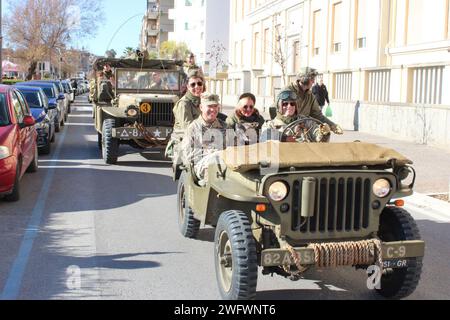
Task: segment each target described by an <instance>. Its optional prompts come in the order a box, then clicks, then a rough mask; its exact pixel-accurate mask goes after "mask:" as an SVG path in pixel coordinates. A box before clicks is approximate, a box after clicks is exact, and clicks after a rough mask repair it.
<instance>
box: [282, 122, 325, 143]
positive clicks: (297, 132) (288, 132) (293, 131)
mask: <svg viewBox="0 0 450 320" xmlns="http://www.w3.org/2000/svg"><path fill="white" fill-rule="evenodd" d="M315 125H317V127H320V126H322V125H323V123H322V122H321V121H319V120H317V119H314V118H310V117H302V118H299V119H297V120H295V121H293V122H291V123H290V124H288V126H287V127H286V128H285V129H284V130H283V133H282V134H281V135H280V141H281V142H287V139H288V138H293V139H295V140H296V141H297V142H300V143H308V142H316V141H314V140H313V133H314V132H311V130H314V129H315V127H316V126H315Z"/></svg>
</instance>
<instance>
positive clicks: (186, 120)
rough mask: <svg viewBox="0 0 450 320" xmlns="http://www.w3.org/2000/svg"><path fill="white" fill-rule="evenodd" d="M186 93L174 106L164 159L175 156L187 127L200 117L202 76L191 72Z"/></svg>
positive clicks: (193, 71) (195, 71)
mask: <svg viewBox="0 0 450 320" xmlns="http://www.w3.org/2000/svg"><path fill="white" fill-rule="evenodd" d="M188 87H189V89H188V92H186V94H185V95H184V96H183V97H182V98H181V99H180V100H179V101H178V102H177V103H176V104H175V107H174V108H173V114H174V117H175V124H174V127H173V133H172V137H171V140H170V142H169V144H168V145H167V148H166V157H169V158H173V157H174V156H176V153H177V150H175V148H176V145H177V144H178V143H179V142H180V141H181V140H182V138H183V136H184V132H185V130H186V129H187V128H188V126H189V125H190V124H191V123H192V122H193V121H194V120H195V119H197V118H198V117H199V116H200V97H201V95H202V93H203V92H204V79H203V75H202V74H201V73H199V72H198V70H192V71H191V72H190V73H189V75H188Z"/></svg>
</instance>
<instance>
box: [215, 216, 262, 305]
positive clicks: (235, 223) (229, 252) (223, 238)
mask: <svg viewBox="0 0 450 320" xmlns="http://www.w3.org/2000/svg"><path fill="white" fill-rule="evenodd" d="M214 258H215V259H214V260H215V266H216V278H217V284H218V287H219V291H220V295H221V296H222V298H223V299H225V300H250V299H254V298H255V296H256V284H257V280H258V262H257V255H256V244H255V240H254V238H253V234H252V229H251V224H250V222H249V220H248V218H247V215H246V214H245V213H243V212H242V211H236V210H232V211H226V212H224V213H222V214H221V215H220V218H219V221H218V223H217V228H216V234H215V237H214Z"/></svg>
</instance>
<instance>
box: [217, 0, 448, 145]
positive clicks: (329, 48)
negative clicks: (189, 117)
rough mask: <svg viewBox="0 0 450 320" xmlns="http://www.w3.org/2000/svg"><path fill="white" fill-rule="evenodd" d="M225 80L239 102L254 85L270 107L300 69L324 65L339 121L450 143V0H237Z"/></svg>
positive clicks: (229, 99)
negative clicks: (281, 89) (228, 68)
mask: <svg viewBox="0 0 450 320" xmlns="http://www.w3.org/2000/svg"><path fill="white" fill-rule="evenodd" d="M230 12H231V14H230V35H231V36H230V48H231V50H230V58H229V59H230V61H231V63H232V66H231V68H230V70H229V73H228V78H227V80H224V81H222V80H214V79H212V80H211V81H210V82H209V86H210V88H212V89H213V90H214V91H216V92H217V93H220V94H222V95H223V97H224V102H225V103H226V104H230V105H234V104H235V103H236V99H237V96H238V95H239V94H240V93H242V92H244V91H251V92H254V93H256V94H257V96H258V105H259V106H260V107H268V106H269V105H271V104H272V103H273V101H274V96H275V95H276V93H277V92H278V91H279V90H280V88H282V87H283V86H284V85H285V84H286V83H288V82H291V81H293V80H294V79H295V74H296V73H297V71H298V70H299V69H300V68H301V67H305V66H311V67H314V68H317V69H318V70H319V71H320V73H321V77H322V78H323V79H324V82H325V84H326V85H327V86H328V89H329V92H330V96H331V98H332V108H333V120H335V121H336V122H338V123H340V124H341V125H343V126H344V127H345V128H346V129H354V128H358V129H359V130H360V131H364V132H372V133H374V132H375V133H377V134H380V135H386V136H390V137H398V138H401V139H406V140H410V141H415V142H419V143H428V144H433V145H441V146H445V147H450V91H449V90H446V88H450V27H449V0H434V1H425V0H308V1H298V0H297V1H294V0H250V1H249V0H232V1H231V8H230Z"/></svg>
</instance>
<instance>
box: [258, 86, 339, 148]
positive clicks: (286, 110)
mask: <svg viewBox="0 0 450 320" xmlns="http://www.w3.org/2000/svg"><path fill="white" fill-rule="evenodd" d="M297 101H298V96H297V94H296V92H295V91H293V90H291V89H284V90H283V91H281V92H280V94H279V95H278V97H277V106H278V109H277V115H276V117H275V119H273V120H270V121H267V122H266V123H265V124H264V125H263V128H262V134H261V138H260V140H261V141H267V140H280V137H281V135H282V134H283V132H284V131H285V129H286V128H287V127H288V125H289V124H291V123H293V122H294V121H296V120H298V119H305V120H304V121H303V122H301V123H299V124H298V125H297V126H295V128H292V130H288V132H286V133H285V136H284V137H283V140H282V141H284V142H328V141H329V139H330V132H331V129H330V126H329V125H328V124H326V123H325V124H322V125H320V124H319V123H317V122H316V121H314V120H311V119H310V118H308V117H305V116H302V115H298V111H297V110H298V106H297Z"/></svg>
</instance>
